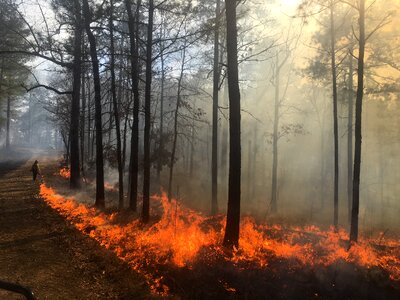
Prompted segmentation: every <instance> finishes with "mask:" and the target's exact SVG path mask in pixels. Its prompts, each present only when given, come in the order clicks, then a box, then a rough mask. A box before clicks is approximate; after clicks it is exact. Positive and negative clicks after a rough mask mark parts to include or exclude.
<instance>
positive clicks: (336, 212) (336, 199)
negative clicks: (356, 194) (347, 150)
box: [330, 2, 339, 229]
mask: <svg viewBox="0 0 400 300" xmlns="http://www.w3.org/2000/svg"><path fill="white" fill-rule="evenodd" d="M333 11H334V3H333V2H332V3H331V7H330V23H331V24H330V27H331V28H330V30H331V69H332V94H333V137H334V156H335V162H334V163H335V167H334V169H335V170H334V193H333V225H334V226H335V229H337V227H338V219H339V133H338V111H337V84H336V54H335V20H334V16H333Z"/></svg>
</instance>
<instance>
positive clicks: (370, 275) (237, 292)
mask: <svg viewBox="0 0 400 300" xmlns="http://www.w3.org/2000/svg"><path fill="white" fill-rule="evenodd" d="M37 155H38V154H37ZM37 155H34V156H35V157H37ZM6 157H7V161H6V162H1V153H0V280H4V281H9V282H14V283H19V284H21V285H24V286H28V287H30V288H31V290H32V291H33V292H34V293H35V296H36V297H37V299H155V298H157V297H156V296H154V295H152V294H151V293H150V292H149V287H148V286H147V284H146V283H145V280H144V279H143V278H142V277H141V276H140V275H139V274H136V273H135V272H134V271H132V270H131V269H130V268H129V267H128V266H127V265H126V264H125V263H123V262H122V261H121V260H120V259H118V258H117V257H116V256H115V255H114V254H113V253H112V252H111V251H110V250H106V249H104V248H102V247H101V246H100V245H99V244H98V243H97V242H96V241H94V240H92V239H91V238H89V237H87V236H85V235H84V234H83V233H81V232H79V231H77V230H76V229H75V228H74V227H73V226H72V225H70V224H69V223H68V222H67V221H66V220H65V219H63V218H62V217H60V216H59V215H58V213H57V212H55V211H53V210H52V209H51V208H50V207H48V206H47V205H46V204H45V202H44V201H43V200H42V199H41V198H40V197H39V196H38V190H39V180H38V181H36V182H33V180H32V175H31V173H30V172H29V170H30V166H31V164H32V163H33V159H32V158H31V157H25V159H17V160H12V156H9V155H8V156H6ZM39 161H40V164H41V168H42V173H43V174H44V177H45V178H46V184H50V186H52V187H55V188H56V189H57V190H59V189H64V190H65V191H66V192H67V193H68V188H67V187H68V181H67V180H65V179H63V178H61V177H60V176H54V174H55V173H57V170H58V169H59V165H58V164H57V161H56V159H55V158H54V156H48V157H47V158H46V157H41V158H40V159H39ZM86 190H87V192H88V194H89V199H90V198H91V194H92V193H93V191H91V189H90V188H89V189H86ZM106 198H107V199H109V200H108V201H110V202H109V203H106V205H107V207H109V206H111V205H112V204H113V203H111V202H115V203H116V197H115V199H114V200H112V199H113V198H112V195H111V194H110V195H107V197H106ZM203 250H204V251H203V252H204V253H203V252H202V253H200V254H199V257H198V260H197V262H196V263H195V264H194V265H192V266H191V267H190V268H179V267H176V266H173V265H172V264H168V265H152V266H148V267H149V268H152V269H153V271H154V272H157V273H158V274H160V275H162V277H163V283H164V284H166V285H167V286H168V287H169V288H170V291H171V293H172V294H173V295H174V296H171V297H169V298H174V299H176V298H178V299H190V300H192V299H207V300H209V299H218V300H219V299H274V300H275V299H282V300H283V299H285V300H286V299H290V300H292V299H299V300H306V299H360V300H361V299H363V300H364V299H371V300H372V299H374V300H375V299H400V285H399V283H398V282H394V281H391V280H390V279H389V278H388V274H386V273H385V272H383V271H382V270H381V269H379V268H372V269H363V268H359V267H357V266H355V265H352V264H348V263H345V262H338V263H336V264H335V265H332V266H330V267H327V268H315V269H314V268H311V267H306V266H304V267H302V268H299V267H298V264H297V263H296V261H292V260H289V259H286V260H285V259H280V258H278V257H275V258H274V257H271V260H270V261H269V264H268V267H266V268H260V267H258V266H253V265H251V264H246V263H244V264H243V265H241V264H239V265H238V264H235V263H233V262H231V261H227V260H225V259H224V258H223V257H219V256H218V255H217V256H216V257H213V258H210V257H208V255H207V253H209V252H207V249H203ZM0 299H22V298H18V297H15V296H14V295H12V294H6V293H5V292H2V291H1V290H0Z"/></svg>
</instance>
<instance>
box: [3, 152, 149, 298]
mask: <svg viewBox="0 0 400 300" xmlns="http://www.w3.org/2000/svg"><path fill="white" fill-rule="evenodd" d="M31 164H32V160H29V159H28V157H25V158H24V159H15V160H7V161H3V162H0V280H3V281H9V282H14V283H19V284H21V285H24V286H28V287H30V288H31V290H32V291H33V292H34V294H35V296H36V297H37V299H151V298H154V297H153V296H151V295H150V293H149V290H148V287H147V286H146V284H145V282H144V280H143V279H142V278H140V277H139V276H138V275H137V274H135V273H133V272H132V271H131V270H130V269H129V268H128V267H127V266H126V265H125V264H123V263H122V262H121V261H120V260H119V259H118V258H116V257H115V256H114V255H113V254H112V253H111V252H110V251H107V250H105V249H103V248H102V247H100V246H99V245H98V244H97V243H96V242H95V241H93V240H92V239H90V238H88V237H86V236H84V235H82V234H81V233H80V232H78V231H77V230H75V229H74V228H73V227H72V226H71V225H69V224H68V223H67V222H66V221H65V220H64V219H63V218H61V217H60V216H59V215H58V214H57V213H56V212H55V211H53V210H52V209H51V208H49V207H48V206H47V205H46V204H45V203H44V202H43V201H42V200H41V199H40V198H39V197H38V192H39V182H38V181H36V182H33V180H32V175H31V173H30V172H29V170H30V166H31ZM0 299H23V298H21V297H20V296H17V295H16V294H11V293H6V292H4V291H0Z"/></svg>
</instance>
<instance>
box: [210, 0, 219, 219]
mask: <svg viewBox="0 0 400 300" xmlns="http://www.w3.org/2000/svg"><path fill="white" fill-rule="evenodd" d="M220 6H221V5H220V0H217V1H216V6H215V28H214V69H213V112H212V150H211V214H212V215H215V214H216V213H218V91H219V77H220V68H219V19H220V10H221V9H220Z"/></svg>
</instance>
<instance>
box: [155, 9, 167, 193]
mask: <svg viewBox="0 0 400 300" xmlns="http://www.w3.org/2000/svg"><path fill="white" fill-rule="evenodd" d="M163 26H164V16H163V15H162V16H161V27H160V31H161V33H160V63H161V87H160V130H159V147H158V160H157V181H158V184H159V185H160V187H161V170H162V156H163V148H164V136H163V135H164V89H165V87H164V85H165V58H164V45H163V42H162V39H163V38H164V31H163Z"/></svg>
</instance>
